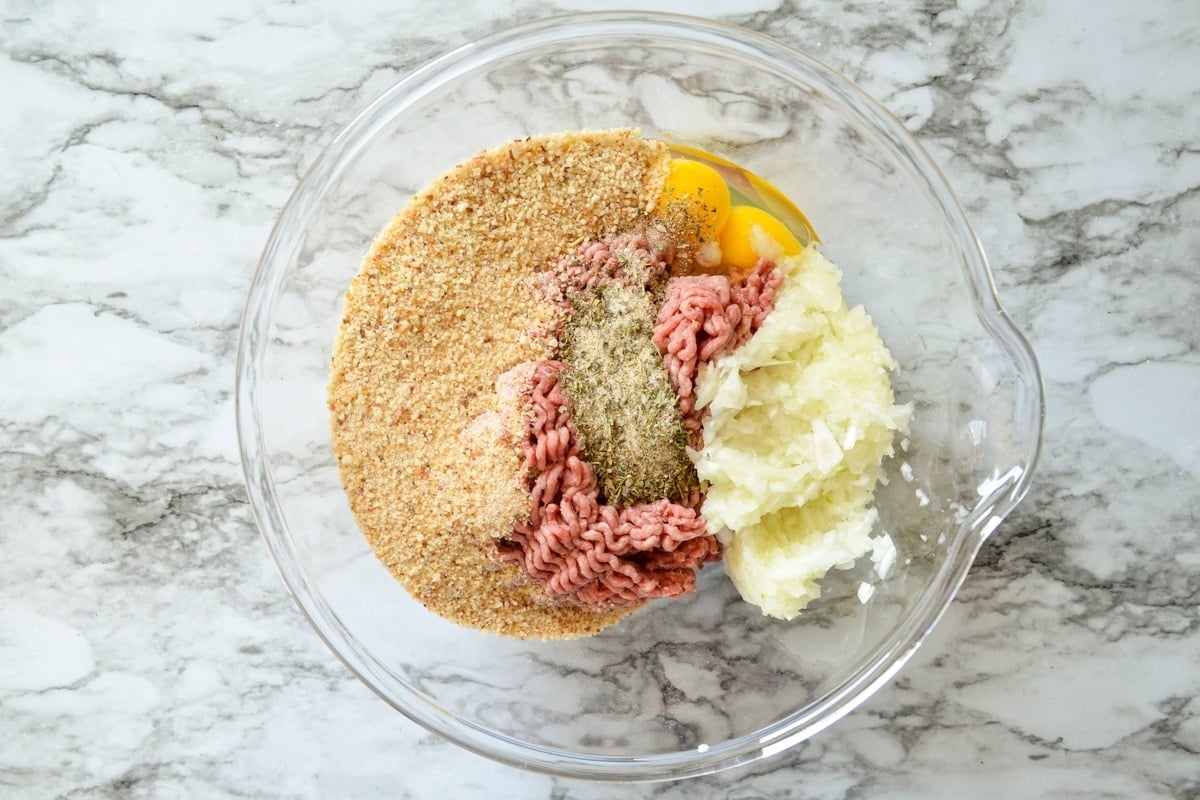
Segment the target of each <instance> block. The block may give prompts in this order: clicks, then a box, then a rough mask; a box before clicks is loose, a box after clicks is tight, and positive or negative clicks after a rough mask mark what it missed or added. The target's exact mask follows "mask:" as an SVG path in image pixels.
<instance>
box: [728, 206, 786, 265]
mask: <svg viewBox="0 0 1200 800" xmlns="http://www.w3.org/2000/svg"><path fill="white" fill-rule="evenodd" d="M756 227H757V228H759V229H760V230H761V231H762V234H765V235H766V237H767V238H768V239H770V240H772V242H773V243H774V244H775V245H777V246H778V248H779V249H780V250H781V251H782V252H781V253H780V252H774V253H772V252H770V249H771V248H770V247H769V245H770V243H771V242H766V243H764V242H763V241H762V238H761V235H756V234H755V233H754V229H755V228H756ZM719 241H720V245H721V262H722V263H723V264H726V265H728V266H730V267H736V268H737V269H739V270H750V269H752V268H753V267H754V265H755V264H756V263H757V262H758V259H759V258H760V257H761V258H778V257H779V256H780V255H781V254H782V255H788V256H792V255H795V254H796V253H799V252H800V251H801V250H802V249H803V248H802V247H801V246H800V242H799V241H798V240H797V239H796V237H795V236H793V235H792V232H791V231H789V230H788V229H787V226H786V225H784V224H783V223H782V222H780V221H779V220H778V219H776V218H775V217H774V216H772V215H771V214H769V213H767V212H766V211H763V210H762V209H761V208H755V207H754V206H734V207H733V208H731V209H730V210H729V217H728V218H727V219H726V220H725V227H724V228H722V229H721V237H720V240H719ZM764 244H766V245H768V246H766V247H764ZM763 250H767V252H762V251H763Z"/></svg>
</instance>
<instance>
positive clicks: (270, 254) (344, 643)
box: [235, 12, 1044, 781]
mask: <svg viewBox="0 0 1200 800" xmlns="http://www.w3.org/2000/svg"><path fill="white" fill-rule="evenodd" d="M630 36H632V37H639V38H646V37H654V38H655V39H656V40H658V41H660V42H661V41H672V42H676V43H685V44H687V45H689V46H703V47H707V48H710V49H716V50H719V51H724V52H728V53H732V54H737V55H739V56H742V57H749V58H751V59H753V60H754V61H757V62H759V63H761V64H763V65H764V66H766V65H768V64H769V66H770V68H771V69H772V70H773V71H775V72H777V73H783V74H787V75H790V76H795V75H802V76H803V78H804V79H805V81H807V82H808V83H810V84H813V85H816V86H819V88H820V89H821V90H823V91H825V92H827V93H828V94H830V95H832V96H835V97H837V98H838V99H839V100H841V101H842V102H844V103H845V104H846V105H847V106H848V107H849V108H851V109H852V110H853V111H854V112H855V113H856V114H857V115H858V116H859V117H861V118H862V120H863V121H864V122H865V123H866V124H867V125H869V126H870V127H872V128H873V129H874V131H875V132H876V133H877V134H879V135H881V136H883V137H884V138H885V140H886V141H887V143H888V144H889V145H890V146H891V147H892V148H894V149H895V151H896V155H898V156H900V157H901V158H903V159H906V160H907V161H909V162H910V163H911V164H912V165H913V166H914V167H915V168H916V172H917V174H919V175H920V176H921V178H922V179H923V180H924V181H925V182H926V184H927V187H926V188H928V189H929V190H930V192H931V194H932V196H934V197H935V198H936V200H937V202H938V204H939V205H940V206H941V208H942V210H943V211H944V212H945V214H946V222H947V223H948V224H949V225H950V226H951V227H952V228H953V230H954V231H955V233H956V235H957V237H958V238H959V240H960V241H961V242H962V244H963V248H964V252H965V253H966V256H967V267H966V272H967V274H966V276H965V277H966V279H967V282H968V286H969V287H970V288H971V290H972V300H973V302H974V306H975V312H976V314H977V316H978V318H979V320H980V322H981V323H982V324H983V325H984V327H985V328H986V329H987V330H988V331H989V333H990V334H991V335H992V336H993V337H995V339H996V340H997V342H998V343H999V344H1000V345H1001V346H1002V347H1003V348H1004V350H1005V352H1006V353H1007V354H1008V355H1009V356H1010V357H1011V358H1012V359H1013V361H1014V367H1015V368H1016V369H1017V371H1018V372H1021V373H1023V374H1024V375H1026V376H1030V377H1032V379H1033V381H1032V383H1033V386H1032V391H1033V394H1034V396H1033V397H1032V398H1031V399H1030V402H1029V403H1028V408H1029V413H1028V416H1029V419H1027V420H1025V422H1026V423H1027V424H1029V425H1031V426H1032V428H1031V434H1030V438H1029V441H1030V445H1029V452H1028V453H1027V454H1026V458H1025V459H1024V462H1023V464H1021V465H1020V466H1021V468H1020V469H1013V470H1010V471H1009V472H1008V474H1007V475H1006V476H1005V477H1003V478H1002V479H1001V480H999V481H997V482H996V483H995V485H994V488H993V491H992V493H991V494H990V495H989V496H988V497H986V498H983V499H982V500H981V502H980V503H979V505H978V506H977V507H976V509H975V510H974V511H973V512H972V513H971V514H970V515H969V516H968V517H967V519H966V520H965V521H964V522H963V523H962V524H961V525H960V526H959V527H958V530H957V533H956V535H955V537H954V540H953V541H952V542H951V543H950V545H949V551H948V553H947V557H946V559H945V562H944V563H943V564H942V567H941V568H940V569H939V570H938V572H937V574H936V576H935V578H934V580H933V581H932V582H931V583H930V585H929V586H927V587H926V588H925V590H924V591H923V593H922V595H921V597H920V599H919V600H918V602H917V604H916V606H915V608H914V610H913V612H912V613H911V614H910V615H909V616H908V617H907V618H906V619H905V620H904V621H903V623H902V624H901V625H900V626H898V627H897V628H896V629H895V630H894V631H893V632H892V634H891V636H890V637H888V639H887V640H886V641H885V642H884V643H883V644H882V645H881V646H879V647H878V648H877V649H876V650H875V652H874V653H873V656H872V658H871V659H869V661H868V662H867V663H865V664H864V665H863V666H862V667H861V668H860V669H859V670H858V671H857V672H855V673H854V674H852V675H850V676H849V677H847V678H846V679H845V680H844V681H843V682H842V683H841V684H840V685H839V686H838V687H837V688H836V689H834V690H833V691H831V692H829V693H828V694H826V695H825V696H824V697H823V698H821V699H820V700H819V701H817V702H815V703H813V704H810V705H809V706H808V707H806V708H805V709H801V710H799V711H797V712H795V713H793V714H791V715H789V716H787V717H785V718H783V719H781V720H779V721H777V722H776V723H774V724H772V725H769V726H766V727H764V728H762V729H760V730H758V731H755V732H753V733H750V734H746V735H743V736H740V737H737V738H734V739H730V740H727V741H724V742H720V743H716V744H710V745H709V746H708V747H707V748H706V749H704V750H703V751H702V752H701V751H699V750H691V751H686V752H677V753H670V754H657V755H649V756H644V757H643V756H628V757H618V756H599V755H592V754H582V753H573V752H569V751H565V750H556V749H552V748H547V747H543V746H540V745H534V744H531V743H528V742H523V741H520V740H518V739H515V738H513V737H509V736H507V735H505V734H503V733H501V732H498V731H495V730H491V729H489V728H486V727H484V726H481V725H479V724H477V723H475V722H473V721H471V720H469V719H466V718H464V717H461V716H459V715H456V714H454V713H452V712H449V711H447V710H446V709H444V708H441V707H439V706H438V704H437V703H436V701H434V700H433V699H432V698H429V697H425V696H423V695H421V694H420V693H419V692H418V691H416V690H415V689H413V688H412V687H410V689H411V691H410V695H411V696H409V697H404V698H399V697H396V696H394V695H393V694H392V693H391V692H389V691H387V689H386V688H385V687H383V686H382V685H381V683H380V680H379V679H378V677H377V676H376V675H374V674H373V673H372V671H371V669H370V667H369V664H368V663H366V661H365V657H364V655H363V654H362V653H361V652H359V650H360V649H359V648H358V647H357V646H356V643H355V642H354V641H353V639H352V637H349V636H348V635H347V632H346V631H345V630H344V629H342V628H341V627H340V625H338V624H335V623H334V622H333V620H334V616H333V614H332V612H331V611H330V610H329V609H328V607H327V606H326V605H325V603H324V602H323V600H321V598H319V597H317V596H315V595H314V594H313V593H312V592H311V591H310V589H309V586H308V582H307V580H306V579H305V577H304V575H303V573H302V571H301V570H300V568H299V567H298V566H297V564H298V562H297V559H296V558H295V557H294V551H293V548H292V545H291V537H290V533H289V531H288V527H287V523H286V521H285V520H284V519H283V516H282V513H281V511H280V508H279V505H278V503H277V501H276V496H275V490H274V478H273V475H272V470H271V464H270V461H269V459H268V457H267V447H266V443H265V441H264V439H263V435H262V425H261V424H260V418H261V408H260V406H259V404H258V387H259V385H260V384H261V375H260V371H261V356H262V354H263V352H264V350H265V346H266V343H267V342H268V330H269V325H270V322H271V319H272V312H273V309H274V301H275V299H276V297H277V290H278V288H279V286H280V284H281V282H282V280H283V278H284V275H285V271H286V270H285V267H286V265H287V263H288V258H287V246H288V245H289V244H290V239H291V234H292V233H293V232H295V231H296V230H297V229H298V227H299V223H300V222H301V221H302V220H304V219H305V218H306V216H307V214H308V213H309V212H310V211H311V209H312V208H313V207H314V206H315V205H316V204H317V201H318V200H319V199H320V196H321V192H320V190H319V188H318V189H317V190H314V187H324V186H328V185H329V183H330V182H331V180H332V179H333V178H335V177H336V176H337V175H338V173H339V171H340V169H341V168H342V167H343V165H344V164H346V163H347V162H349V161H351V160H352V159H353V158H354V156H355V155H356V153H357V152H358V150H359V149H360V148H361V147H362V146H363V144H364V143H365V142H368V141H370V140H371V139H372V137H373V136H374V134H375V133H377V132H378V130H379V129H380V128H381V127H382V126H384V125H386V124H387V122H388V120H389V119H390V118H391V116H392V115H394V114H395V113H397V110H398V109H402V108H403V107H404V106H405V105H407V104H411V103H412V102H414V101H415V100H416V99H418V98H421V97H425V96H427V95H429V94H430V93H432V92H435V91H437V89H438V88H439V87H440V86H443V85H445V84H447V83H450V82H452V81H453V80H455V79H456V78H458V77H459V76H461V75H463V74H465V73H468V72H470V71H471V70H474V69H477V68H479V67H480V66H481V65H483V64H485V63H487V62H488V61H490V60H492V59H495V58H500V57H505V56H511V55H513V54H516V53H520V52H524V51H527V50H529V49H531V48H536V47H537V46H539V45H545V44H550V43H556V44H561V43H563V42H566V41H588V42H602V41H604V40H609V39H613V38H616V37H630ZM236 370H237V372H236V389H235V415H236V422H237V433H238V442H239V449H240V453H241V458H242V465H243V471H244V473H245V480H246V485H247V492H248V496H249V499H250V504H251V509H252V512H253V514H254V517H255V520H256V522H257V524H258V527H259V530H260V531H261V532H262V535H263V538H264V540H265V541H266V544H267V547H268V549H269V551H270V553H271V556H272V558H273V559H274V561H275V564H276V567H277V568H278V570H279V572H280V574H281V576H282V578H283V580H284V583H285V585H286V586H287V588H288V591H289V592H290V593H291V595H292V598H293V600H294V601H295V602H296V604H297V606H298V607H299V608H300V610H301V612H302V613H303V614H304V615H305V616H306V617H307V618H308V620H309V622H310V623H311V624H312V626H313V628H314V630H315V631H316V632H317V634H318V635H319V636H320V637H321V639H322V640H323V641H324V642H325V644H326V645H327V646H328V647H329V649H330V650H331V651H332V652H333V653H334V654H335V655H336V656H337V657H338V658H339V659H340V660H341V661H342V662H343V663H344V664H345V665H346V667H347V668H348V669H349V670H350V671H351V672H352V673H354V675H355V676H357V677H358V678H359V679H360V680H361V681H362V682H363V683H364V684H366V685H367V686H368V687H369V688H370V689H372V690H373V691H374V692H375V693H376V694H377V695H379V697H380V698H382V699H383V700H384V701H385V702H387V703H388V704H389V705H391V706H392V707H393V708H395V709H396V710H397V711H399V712H400V713H402V714H403V715H404V716H406V717H408V718H409V719H410V720H412V721H414V722H416V723H417V724H419V725H421V726H422V727H424V728H426V729H427V730H430V731H432V732H434V733H437V734H439V735H440V736H442V737H444V738H446V739H447V740H449V741H451V742H454V743H455V744H457V745H459V746H461V747H463V748H465V749H467V750H469V751H472V752H475V753H477V754H479V755H483V756H485V757H488V758H491V759H494V760H496V761H499V762H501V763H505V764H509V765H512V766H516V767H520V768H523V769H529V770H534V771H538V772H543V773H547V774H552V775H558V776H563V777H570V778H584V779H590V780H610V781H647V780H675V779H680V778H686V777H694V776H699V775H704V774H710V773H713V772H716V771H719V770H722V769H727V768H730V767H734V766H737V765H741V764H746V763H749V762H752V761H755V760H758V759H760V758H764V757H768V756H771V755H773V754H777V753H780V752H783V751H785V750H787V749H789V748H791V747H793V746H795V745H797V744H799V743H801V742H803V741H805V740H807V739H809V738H811V737H812V736H814V735H815V734H817V733H819V732H820V731H822V730H824V729H825V728H827V727H829V726H830V725H832V724H833V723H835V722H836V721H838V720H839V719H841V718H842V717H843V716H845V715H846V714H847V713H849V712H850V711H852V710H853V709H854V708H856V707H857V706H858V705H859V704H861V703H862V702H863V701H864V700H866V699H867V698H868V697H870V696H871V695H872V694H873V693H874V692H875V691H876V690H877V689H878V688H879V687H881V686H883V685H884V684H886V683H887V682H888V681H889V680H890V679H891V678H892V677H893V676H894V675H895V674H896V672H897V671H898V670H899V669H900V668H901V667H902V666H903V665H904V664H905V663H906V662H907V661H908V659H909V658H910V657H911V656H912V654H913V653H914V652H915V651H916V649H917V647H918V646H919V645H920V644H921V642H922V641H923V640H924V638H925V637H926V636H927V635H928V633H929V632H930V631H931V630H932V629H933V627H934V626H935V625H936V623H937V622H938V620H939V619H940V618H941V616H942V615H943V614H944V613H945V611H946V609H947V607H948V606H949V605H950V603H951V601H952V600H953V598H954V596H955V594H956V593H957V591H958V589H959V587H960V586H961V584H962V582H963V581H964V580H965V578H966V575H967V572H968V570H969V569H970V566H971V563H972V562H973V560H974V558H975V556H976V554H977V552H978V550H979V547H980V546H981V545H982V544H983V542H984V541H985V540H986V539H987V537H988V536H989V535H990V534H991V532H992V531H993V530H995V528H996V527H997V526H998V525H999V523H1000V522H1001V521H1002V520H1003V518H1004V517H1005V515H1007V514H1008V513H1009V512H1010V511H1011V510H1012V509H1013V508H1014V507H1015V506H1016V505H1017V503H1018V502H1020V500H1021V498H1022V497H1023V496H1024V495H1025V493H1026V492H1027V491H1028V488H1029V484H1030V480H1031V477H1032V474H1033V471H1034V468H1035V466H1036V461H1037V458H1038V454H1039V451H1040V446H1041V439H1042V426H1043V419H1044V390H1043V387H1042V381H1041V375H1040V372H1039V370H1038V367H1037V361H1036V358H1035V357H1034V354H1033V351H1032V349H1031V348H1030V346H1029V344H1028V343H1027V342H1026V341H1025V339H1024V338H1023V337H1022V336H1021V334H1020V332H1019V331H1018V330H1017V329H1016V328H1015V327H1014V326H1013V324H1012V323H1011V321H1010V320H1009V318H1008V315H1007V313H1006V312H1005V311H1004V309H1003V307H1002V306H1001V304H1000V300H999V297H998V295H997V292H996V287H995V283H994V279H993V277H992V273H991V269H990V267H989V265H988V261H987V257H986V255H985V253H984V251H983V247H982V244H981V243H980V241H979V239H978V237H977V236H976V234H975V232H974V230H973V229H972V228H971V225H970V223H969V221H968V220H967V217H966V212H965V211H964V209H963V207H962V205H961V203H960V202H959V200H958V199H957V197H956V196H955V194H954V192H953V190H952V189H951V188H950V186H949V184H948V182H947V181H946V179H945V177H944V176H943V175H942V173H941V171H940V169H939V168H938V167H937V166H936V165H935V164H934V163H933V161H932V160H931V159H930V157H929V156H928V154H927V153H926V152H925V150H924V148H923V147H922V146H921V145H920V144H919V143H918V142H917V141H916V139H915V138H914V137H913V136H912V135H911V134H910V133H909V132H908V130H907V129H906V128H905V127H904V125H903V123H901V122H900V121H899V120H898V119H896V118H895V117H894V116H893V115H892V114H891V113H890V112H888V111H887V110H886V109H885V108H884V107H883V106H882V105H880V104H879V103H878V102H877V101H875V100H874V99H873V98H871V97H870V96H869V95H868V94H867V93H866V92H865V91H864V90H863V89H861V88H860V87H859V86H857V85H856V84H854V83H853V82H852V81H850V80H849V79H848V78H846V77H844V76H843V75H841V74H840V73H839V72H837V71H836V70H834V69H833V68H831V67H829V66H827V65H825V64H824V63H822V62H821V61H819V60H817V59H816V58H814V57H812V56H811V55H809V54H807V53H805V52H803V51H801V50H799V49H796V48H794V47H792V46H790V45H787V44H784V43H782V42H779V41H777V40H775V39H772V38H770V37H768V36H765V35H763V34H758V33H755V32H752V31H749V30H747V29H744V28H741V27H738V26H735V25H730V24H727V23H722V22H719V21H714V20H709V19H702V18H698V17H690V16H684V15H678V14H667V13H658V12H595V13H576V14H566V15H559V16H553V17H548V18H545V19H541V20H537V21H533V22H527V23H524V24H521V25H517V26H513V27H510V28H507V29H505V30H502V31H499V32H497V33H494V34H491V35H489V36H486V37H483V38H480V39H478V40H475V41H472V42H469V43H467V44H463V45H461V46H459V47H457V48H455V49H453V50H450V51H448V52H446V53H444V54H443V55H441V56H438V57H437V58H435V59H433V60H431V61H429V62H427V63H426V64H425V65H423V66H421V67H419V68H418V69H416V70H414V71H413V72H411V73H409V74H408V75H407V76H405V77H404V78H402V79H401V80H399V81H397V82H396V83H395V84H393V85H392V87H391V88H389V89H388V90H387V91H386V92H385V93H384V94H383V95H381V96H380V97H379V98H378V99H376V100H375V101H374V102H373V103H371V104H370V105H369V106H368V107H367V108H366V109H364V110H363V111H362V112H361V113H360V114H358V116H356V117H355V118H354V119H353V120H352V121H351V122H350V123H349V124H348V125H346V127H345V128H343V129H342V131H341V132H340V133H339V134H338V135H337V136H336V137H335V138H334V139H333V141H332V142H331V143H330V144H329V145H328V146H327V147H326V148H325V150H324V152H322V153H321V154H320V155H319V156H318V158H317V159H316V161H315V162H314V163H313V165H312V166H311V167H310V168H309V170H308V172H307V173H306V174H305V175H304V177H303V178H302V180H301V181H300V183H299V185H298V186H297V188H296V190H295V191H294V193H293V194H292V196H291V197H290V198H289V200H288V201H287V203H286V204H285V206H284V208H283V210H282V211H281V213H280V216H279V218H278V220H277V222H276V224H275V226H274V227H273V229H272V231H271V233H270V236H269V237H268V240H267V244H266V246H265V247H264V250H263V253H262V255H261V257H260V259H259V262H258V267H257V269H256V272H255V275H254V277H253V279H252V281H251V285H250V289H249V292H248V297H247V301H246V305H245V309H244V312H243V315H242V322H241V329H240V334H239V341H238V353H237V367H236Z"/></svg>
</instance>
